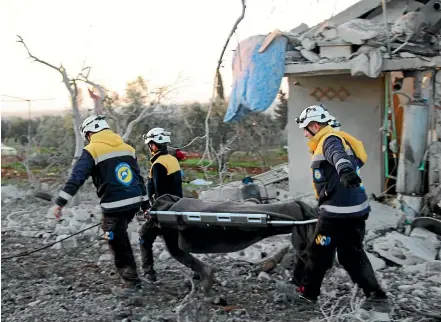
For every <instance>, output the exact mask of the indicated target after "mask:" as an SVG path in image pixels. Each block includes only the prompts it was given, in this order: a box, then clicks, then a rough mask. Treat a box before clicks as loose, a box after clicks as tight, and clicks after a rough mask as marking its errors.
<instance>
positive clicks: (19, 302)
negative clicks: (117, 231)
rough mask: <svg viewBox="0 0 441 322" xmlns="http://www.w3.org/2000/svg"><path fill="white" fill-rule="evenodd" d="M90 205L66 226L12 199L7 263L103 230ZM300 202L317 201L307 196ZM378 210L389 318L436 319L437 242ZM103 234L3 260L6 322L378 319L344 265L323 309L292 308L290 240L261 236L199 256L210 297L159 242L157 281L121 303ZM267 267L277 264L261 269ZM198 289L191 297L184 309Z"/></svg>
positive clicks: (75, 211) (440, 279)
mask: <svg viewBox="0 0 441 322" xmlns="http://www.w3.org/2000/svg"><path fill="white" fill-rule="evenodd" d="M7 198H9V199H11V198H12V197H11V196H10V195H9V196H7ZM94 198H95V197H94V196H93V194H92V193H90V194H89V193H87V192H86V193H84V196H83V199H84V200H85V201H84V203H83V204H82V205H81V206H80V207H74V208H67V209H66V212H65V213H64V217H63V218H64V221H62V222H61V223H57V222H56V220H55V219H53V218H52V217H51V213H49V212H48V209H49V208H50V207H51V206H52V204H51V203H50V202H47V201H43V200H39V199H37V198H34V197H32V196H30V197H27V199H26V200H24V199H15V200H12V201H11V200H10V201H9V202H8V203H7V204H4V205H3V206H2V214H1V220H2V257H6V256H11V255H14V254H17V253H21V252H24V251H30V250H33V249H36V248H39V247H41V246H44V245H47V244H48V243H51V242H54V241H56V240H57V239H58V240H59V239H60V238H63V237H62V236H66V235H69V234H71V233H74V232H76V231H78V230H80V229H83V227H86V226H91V225H93V224H96V223H99V220H100V214H99V208H98V207H96V205H97V202H96V200H95V199H94ZM303 201H306V202H308V203H313V202H314V201H313V199H312V198H309V197H305V198H303ZM372 209H373V210H372V213H371V216H370V218H369V220H368V222H367V234H366V238H365V244H366V249H367V251H368V256H369V258H370V259H371V261H372V263H373V266H374V268H375V270H376V273H377V275H378V277H379V280H380V281H381V283H382V285H383V286H384V288H385V290H387V292H388V294H389V296H390V298H391V312H390V316H389V317H390V319H391V320H397V321H404V320H405V321H409V322H410V321H420V320H421V319H425V321H435V320H436V319H435V317H436V316H439V313H440V312H441V305H440V303H439V300H438V299H439V298H440V296H441V257H440V256H441V254H440V253H439V252H440V246H441V241H440V236H437V235H435V234H433V233H430V232H428V231H426V230H424V229H422V228H417V229H414V230H413V232H412V234H410V236H404V235H402V234H400V233H398V232H397V231H396V227H397V222H398V220H399V218H400V216H401V213H399V212H397V210H395V209H394V208H391V207H388V206H385V205H382V204H379V203H376V202H372ZM140 224H141V223H140V222H138V221H137V220H136V219H135V220H134V222H132V223H131V224H130V226H129V234H130V236H131V243H132V246H133V248H134V251H135V256H136V258H137V260H138V263H139V258H140V254H139V250H138V247H137V230H138V229H139V227H140ZM98 228H99V227H98ZM101 234H102V232H101V230H99V229H97V228H94V229H92V230H90V231H87V232H85V233H84V234H80V235H78V236H75V238H73V239H67V240H66V241H65V242H63V243H61V244H57V246H55V245H54V246H55V247H54V246H53V247H51V248H48V249H45V250H43V251H40V252H37V253H35V254H32V255H29V256H24V257H19V258H15V259H10V260H2V291H1V292H2V293H1V295H2V296H1V300H2V312H1V314H2V316H1V317H2V320H4V321H35V319H36V317H38V319H39V320H40V321H125V322H128V321H132V322H134V321H138V322H141V321H142V322H145V321H185V320H186V319H187V320H188V321H207V322H208V321H213V322H217V321H219V322H220V321H223V322H226V321H228V322H233V321H238V322H241V321H243V322H245V321H282V322H283V321H293V317H296V318H298V320H299V321H301V320H306V321H308V320H311V321H322V320H324V319H326V320H328V321H360V320H364V321H369V320H370V321H373V320H374V318H373V317H372V316H370V315H369V314H373V313H368V312H366V311H363V310H361V309H360V305H361V303H362V301H363V297H362V294H361V292H360V291H358V290H357V289H355V288H354V286H353V284H352V282H351V281H350V279H349V277H348V275H347V274H346V273H345V271H344V270H343V268H342V267H341V266H340V265H339V264H338V263H336V265H335V267H334V268H332V269H331V270H330V271H329V272H328V274H327V277H326V279H325V282H324V284H323V288H322V290H323V294H322V296H321V298H320V300H319V305H318V306H317V307H315V308H311V307H303V306H301V305H298V304H294V303H293V302H292V300H290V299H289V297H287V296H286V294H284V293H282V292H280V290H279V289H278V287H277V285H278V284H279V283H284V282H286V281H287V280H288V279H289V278H290V276H291V271H292V266H293V258H294V250H293V249H292V246H291V244H290V236H289V235H279V236H274V237H272V238H268V239H265V240H263V241H261V242H259V243H256V244H254V245H252V246H250V247H248V248H247V249H244V250H243V251H240V252H235V253H229V254H208V255H200V254H198V255H196V256H197V257H199V258H201V259H202V260H203V261H204V262H207V263H210V264H211V265H213V267H214V268H215V270H216V271H217V272H216V284H215V286H214V289H213V291H212V293H211V294H209V295H208V296H205V295H204V294H203V293H202V292H201V291H200V290H199V289H200V288H199V287H200V285H199V281H194V280H192V279H191V275H192V273H191V272H190V271H189V270H188V269H187V268H185V267H183V266H182V265H181V264H179V263H178V262H176V261H175V260H174V259H172V258H171V257H170V255H169V254H168V252H167V250H166V248H165V245H164V243H163V241H162V240H161V239H159V238H158V239H157V240H156V242H155V243H154V253H155V257H156V258H157V260H156V270H157V273H158V282H156V283H154V284H147V283H145V285H144V290H143V291H142V293H140V294H138V295H136V296H131V297H128V298H117V297H115V295H114V293H113V292H112V289H113V288H114V287H115V286H117V285H118V283H119V279H118V277H117V275H116V273H115V270H114V266H113V263H112V261H113V258H112V255H111V254H110V252H109V250H108V248H107V245H106V242H105V241H104V240H102V239H101V238H100V235H101ZM268 259H273V260H272V261H268ZM270 262H271V263H272V264H271V265H267V264H265V263H270ZM192 284H194V286H192ZM192 287H194V290H195V292H194V295H192V296H191V297H190V299H189V301H188V303H187V304H184V305H181V303H182V301H183V300H184V298H185V297H186V296H187V295H188V294H189V293H190V290H191V289H192ZM437 314H438V315H437ZM377 321H378V320H377ZM380 321H383V320H381V319H380Z"/></svg>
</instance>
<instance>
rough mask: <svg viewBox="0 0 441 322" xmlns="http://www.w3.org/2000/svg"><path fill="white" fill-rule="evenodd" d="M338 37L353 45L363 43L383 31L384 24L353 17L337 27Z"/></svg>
mask: <svg viewBox="0 0 441 322" xmlns="http://www.w3.org/2000/svg"><path fill="white" fill-rule="evenodd" d="M337 31H338V37H339V38H340V39H342V40H344V41H347V42H349V43H351V44H354V45H363V44H364V43H365V42H366V41H367V40H370V39H374V38H376V37H378V36H379V35H381V34H383V33H384V25H382V24H379V23H374V22H372V21H370V20H365V19H353V20H350V21H348V22H345V23H343V24H341V25H340V26H338V27H337Z"/></svg>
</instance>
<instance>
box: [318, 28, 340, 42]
mask: <svg viewBox="0 0 441 322" xmlns="http://www.w3.org/2000/svg"><path fill="white" fill-rule="evenodd" d="M322 36H323V39H324V40H334V39H336V38H337V37H338V31H337V29H335V28H330V29H327V30H324V31H323V32H322Z"/></svg>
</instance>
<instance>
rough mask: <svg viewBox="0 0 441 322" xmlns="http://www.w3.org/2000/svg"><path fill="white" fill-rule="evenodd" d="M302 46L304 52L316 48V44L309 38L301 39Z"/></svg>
mask: <svg viewBox="0 0 441 322" xmlns="http://www.w3.org/2000/svg"><path fill="white" fill-rule="evenodd" d="M302 46H303V48H305V49H306V50H313V49H314V48H315V47H316V43H315V41H314V40H312V39H311V38H303V39H302Z"/></svg>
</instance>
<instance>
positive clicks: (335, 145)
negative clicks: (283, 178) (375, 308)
mask: <svg viewBox="0 0 441 322" xmlns="http://www.w3.org/2000/svg"><path fill="white" fill-rule="evenodd" d="M296 122H297V123H298V124H299V128H300V129H303V133H304V135H305V137H306V138H308V139H309V142H308V147H309V150H310V152H311V154H312V163H311V177H312V182H313V188H314V192H315V196H316V198H317V200H318V206H319V213H318V222H317V224H316V227H315V232H314V236H313V238H312V239H311V240H310V243H309V246H308V248H307V253H308V263H307V264H306V269H305V272H304V274H303V276H302V278H301V280H298V279H297V280H296V278H294V279H293V283H294V284H296V285H297V286H298V289H297V295H298V297H299V298H301V299H303V300H306V301H308V302H315V301H316V300H317V298H318V296H319V295H320V287H321V284H322V281H323V278H324V276H325V273H326V271H327V270H328V268H330V267H331V266H332V263H333V260H334V255H335V250H337V254H338V260H339V262H340V264H341V265H343V267H344V269H345V270H346V271H347V272H348V273H349V276H350V277H351V279H352V281H353V282H354V283H356V284H358V285H359V287H360V288H361V289H362V290H363V292H364V294H365V296H366V298H367V299H369V300H371V302H372V301H373V302H376V301H386V299H387V297H386V294H385V292H384V291H383V290H382V289H381V287H380V285H379V284H378V281H377V279H376V277H375V274H374V271H373V269H372V265H371V263H370V261H369V259H368V257H367V255H366V253H365V251H364V249H363V238H364V235H365V221H366V219H367V218H368V216H369V212H370V210H371V208H370V206H369V201H368V197H367V194H366V191H365V188H364V186H363V183H362V180H361V178H360V168H361V167H362V166H363V165H364V164H365V163H366V161H367V154H366V151H365V149H364V147H363V143H362V142H361V141H359V140H357V139H356V138H354V137H353V136H351V135H349V134H348V133H346V132H344V131H341V130H338V131H337V130H336V129H335V127H339V126H340V124H338V122H337V120H336V119H335V117H333V116H332V115H330V114H329V112H328V111H327V109H326V108H325V107H324V106H323V105H313V106H310V107H307V108H306V109H305V110H304V111H303V112H302V113H301V115H300V117H298V118H296ZM366 302H369V301H366Z"/></svg>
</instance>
